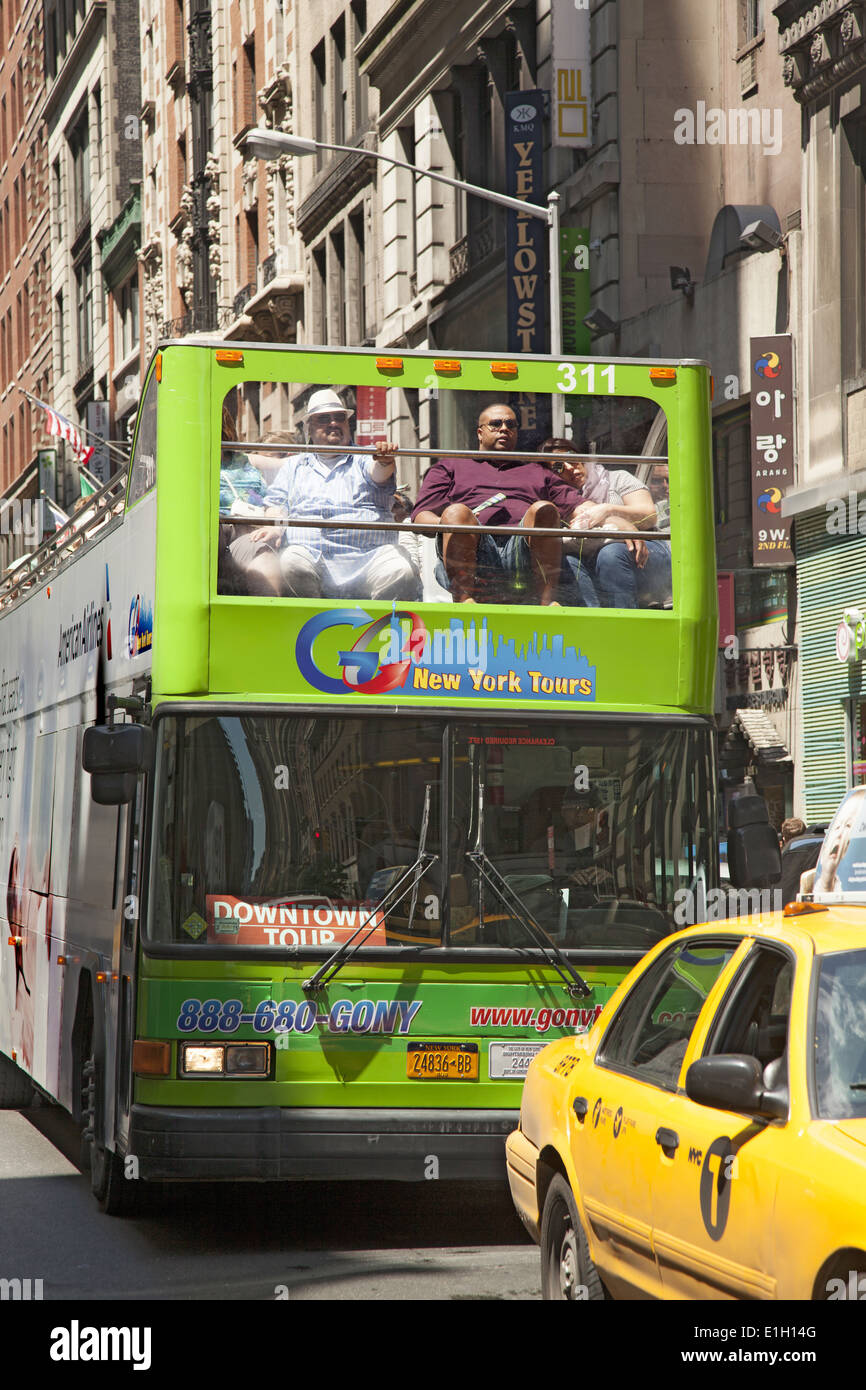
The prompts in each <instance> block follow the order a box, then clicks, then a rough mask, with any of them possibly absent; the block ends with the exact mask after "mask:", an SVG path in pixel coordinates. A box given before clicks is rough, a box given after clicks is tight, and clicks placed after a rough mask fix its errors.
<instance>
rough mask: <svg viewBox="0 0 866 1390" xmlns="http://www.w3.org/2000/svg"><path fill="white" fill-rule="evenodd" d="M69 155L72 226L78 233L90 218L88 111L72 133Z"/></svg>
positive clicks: (81, 116) (80, 117)
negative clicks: (70, 160) (84, 222)
mask: <svg viewBox="0 0 866 1390" xmlns="http://www.w3.org/2000/svg"><path fill="white" fill-rule="evenodd" d="M69 153H70V155H71V157H72V225H73V228H74V229H75V230H76V231H77V229H78V228H79V227H80V225H81V223H82V222H83V221H84V219H85V218H86V217H89V216H90V132H89V128H88V116H87V111H86V110H85V111H83V112H82V114H81V115H80V116H79V118H78V121H77V122H76V124H75V126H74V128H73V129H72V131H71V132H70V135H69Z"/></svg>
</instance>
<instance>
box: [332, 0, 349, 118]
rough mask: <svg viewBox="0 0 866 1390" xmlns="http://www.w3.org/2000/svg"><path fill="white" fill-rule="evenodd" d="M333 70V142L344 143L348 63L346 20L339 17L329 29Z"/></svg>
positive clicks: (346, 114)
mask: <svg viewBox="0 0 866 1390" xmlns="http://www.w3.org/2000/svg"><path fill="white" fill-rule="evenodd" d="M331 54H332V57H333V71H334V144H335V145H342V144H345V141H346V138H347V136H348V134H349V130H348V123H347V116H348V108H349V90H348V85H349V65H348V63H347V62H346V21H345V19H344V18H342V17H341V18H340V19H339V20H338V21H337V23H336V24H335V25H334V27H333V29H332V30H331Z"/></svg>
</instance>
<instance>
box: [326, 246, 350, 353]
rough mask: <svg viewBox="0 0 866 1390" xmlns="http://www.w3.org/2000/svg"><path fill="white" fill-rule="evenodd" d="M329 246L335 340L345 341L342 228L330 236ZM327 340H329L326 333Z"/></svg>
mask: <svg viewBox="0 0 866 1390" xmlns="http://www.w3.org/2000/svg"><path fill="white" fill-rule="evenodd" d="M331 246H332V248H333V254H334V284H333V286H332V293H333V299H332V303H333V307H334V320H335V326H336V330H337V332H336V341H337V342H338V343H341V344H343V343H345V342H346V340H347V334H346V238H345V236H344V234H343V232H342V230H340V231H337V232H334V233H333V235H332V237H331ZM328 341H329V342H330V341H331V337H330V334H328Z"/></svg>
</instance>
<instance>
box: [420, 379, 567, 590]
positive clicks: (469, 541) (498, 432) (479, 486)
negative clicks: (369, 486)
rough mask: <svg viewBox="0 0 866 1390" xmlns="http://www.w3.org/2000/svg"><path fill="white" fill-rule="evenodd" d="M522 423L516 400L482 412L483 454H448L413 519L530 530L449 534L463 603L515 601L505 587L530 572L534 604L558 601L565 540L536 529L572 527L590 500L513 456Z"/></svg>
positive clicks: (448, 549)
mask: <svg viewBox="0 0 866 1390" xmlns="http://www.w3.org/2000/svg"><path fill="white" fill-rule="evenodd" d="M517 428H518V427H517V417H516V415H515V414H514V411H513V410H512V408H511V406H510V405H489V406H487V407H486V409H485V410H482V412H481V414H480V415H479V417H478V443H479V447H480V450H481V453H482V455H483V457H479V458H474V459H468V458H453V459H448V458H443V459H440V460H439V462H438V463H434V464H433V467H432V468H431V469H430V470H429V471H428V473H427V474H426V476H425V478H424V482H423V483H422V485H421V490H420V492H419V493H418V500H417V502H416V504H415V510H414V511H413V513H412V520H413V521H415V522H417V523H418V524H419V525H423V524H424V523H425V522H426V523H428V524H429V523H435V522H438V521H439V520H440V519H441V520H442V521H444V522H448V521H452V522H454V523H455V524H456V525H461V526H523V527H525V528H526V532H527V534H526V536H516V535H515V536H490V535H480V534H479V535H477V536H473V535H472V534H471V532H468V531H445V532H443V533H442V560H443V563H444V568H445V573H446V576H447V579H448V587H449V588H450V590H451V593H452V595H453V598H454V602H455V603H475V602H476V598H477V597H478V596H480V595H482V594H484V595H485V596H490V597H493V596H494V594H496V596H497V597H500V596H501V597H505V598H506V599H508V598H512V599H513V598H514V597H515V595H513V594H511V593H507V592H506V593H503V589H504V586H503V584H502V580H503V578H511V579H512V587H513V586H514V581H516V583H517V585H519V584H520V582H521V581H522V579H523V576H525V581H526V583H527V584H528V586H529V594H528V597H529V601H530V602H533V601H534V602H536V603H541V604H551V603H556V602H557V599H556V593H557V589H558V588H559V584H560V574H561V570H562V541H561V539H560V538H559V537H558V536H533V534H532V532H533V529H534V528H536V527H559V526H562V525H567V524H568V522H569V521H570V520H571V518H572V516H573V515H574V513H575V511H576V510H577V508H578V507H579V506H580V504H581V502H582V501H583V500H584V499H583V497H582V496H581V494H580V493H579V492H577V491H576V489H575V488H573V487H569V486H568V484H567V483H563V482H562V481H561V480H560V479H559V478H557V476H556V475H555V474H554V473H551V471H550V469H548V468H545V467H544V466H543V465H542V464H540V463H530V462H524V461H522V460H520V459H516V458H513V457H511V455H510V452H509V451H510V450H513V449H514V446H515V444H516V443H517ZM497 580H498V581H499V582H498V585H497ZM497 588H498V593H496V590H497Z"/></svg>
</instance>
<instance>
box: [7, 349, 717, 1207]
mask: <svg viewBox="0 0 866 1390" xmlns="http://www.w3.org/2000/svg"><path fill="white" fill-rule="evenodd" d="M709 405H710V377H709V370H708V368H707V366H706V364H704V363H700V362H694V361H681V362H673V363H660V362H650V361H634V360H615V361H614V360H612V361H602V360H598V359H586V360H583V359H569V360H567V361H558V360H554V359H551V358H544V357H519V358H517V359H515V360H513V361H505V360H496V359H494V358H492V357H490V356H485V355H483V354H477V353H465V354H461V355H458V356H451V357H448V358H439V357H436V356H435V354H433V353H431V352H404V353H402V354H400V355H389V356H383V355H382V354H381V353H378V354H377V352H375V351H373V350H369V351H368V350H364V351H352V350H348V349H347V350H338V349H333V348H328V349H324V348H300V347H299V348H295V347H282V346H271V345H263V344H260V343H258V344H238V343H230V344H229V343H226V342H223V341H217V340H213V341H205V340H198V341H190V340H185V341H180V342H166V343H164V344H162V345H161V346H160V347H159V348H158V351H157V352H156V354H155V356H154V358H153V360H152V362H151V364H150V366H149V370H148V373H147V376H146V380H145V384H144V389H143V394H142V401H141V406H140V409H139V416H138V421H137V425H136V432H135V436H134V440H133V448H132V457H131V460H130V463H129V467H128V469H127V470H126V471H125V472H124V473H123V474H120V475H117V476H115V477H114V478H113V479H112V480H111V481H110V482H109V483H108V484H106V485H105V487H104V488H102V489H101V491H100V492H99V493H98V494H97V495H96V496H95V497H93V498H90V499H89V500H88V503H87V506H86V508H85V509H83V510H82V511H80V512H79V513H76V516H75V518H74V519H73V522H72V523H71V524H70V526H69V528H68V529H67V531H66V532H64V533H61V534H60V535H59V536H57V537H54V538H52V540H50V541H49V542H46V543H45V544H44V545H43V546H42V547H41V548H40V549H39V550H38V551H36V552H35V553H34V555H32V556H31V557H30V558H29V559H28V560H27V561H26V562H25V563H24V564H21V565H19V566H18V567H17V568H16V569H15V571H14V573H12V574H10V575H9V576H7V578H6V579H5V580H4V581H2V583H0V667H2V671H0V915H4V917H5V920H4V921H3V923H2V933H3V934H2V941H3V945H2V948H0V951H2V955H0V1100H2V1102H3V1103H6V1104H20V1103H22V1102H23V1101H24V1100H26V1097H27V1094H28V1092H29V1089H30V1087H31V1086H32V1085H34V1084H35V1085H36V1086H37V1087H38V1088H39V1090H40V1091H42V1092H43V1093H44V1094H46V1095H48V1096H50V1097H52V1098H53V1099H54V1100H56V1101H57V1102H59V1103H60V1104H61V1105H63V1106H65V1107H66V1108H67V1109H68V1110H69V1111H71V1112H72V1114H73V1116H75V1117H76V1119H78V1120H79V1121H80V1122H81V1123H82V1124H83V1125H84V1127H85V1134H86V1136H87V1139H88V1141H89V1145H90V1151H91V1153H90V1156H91V1173H92V1185H93V1190H94V1193H95V1195H96V1196H97V1198H98V1199H99V1201H100V1204H101V1205H102V1206H103V1208H104V1209H107V1210H110V1211H121V1210H124V1209H129V1208H130V1206H131V1204H132V1203H133V1202H134V1199H135V1195H136V1193H137V1191H138V1190H139V1189H140V1188H141V1186H142V1185H143V1184H148V1183H156V1182H164V1181H175V1180H191V1179H227V1180H245V1179H260V1180H262V1179H284V1178H296V1179H360V1178H369V1179H374V1178H375V1179H397V1180H402V1181H424V1180H429V1179H434V1178H439V1179H502V1178H504V1137H505V1135H506V1134H507V1133H508V1131H509V1130H510V1129H512V1128H513V1127H514V1125H515V1123H516V1118H517V1112H518V1107H519V1097H520V1091H521V1084H522V1080H523V1077H524V1075H525V1072H526V1068H527V1066H528V1064H529V1061H530V1060H531V1058H532V1056H533V1055H534V1054H535V1053H536V1052H537V1051H538V1050H539V1048H541V1047H542V1046H543V1045H544V1044H545V1043H546V1042H548V1041H550V1040H551V1039H552V1038H555V1037H559V1036H561V1035H563V1034H567V1033H576V1032H581V1031H583V1030H585V1029H586V1028H588V1027H589V1026H590V1025H591V1023H592V1021H593V1019H594V1018H595V1017H596V1016H597V1015H598V1013H599V1011H600V1009H601V1008H602V1006H603V1005H604V1003H605V1001H606V1000H607V999H608V998H609V997H610V995H611V994H612V992H613V991H614V989H615V988H616V987H617V985H618V984H619V982H620V981H621V980H622V978H623V976H624V975H625V973H627V971H628V970H629V969H630V968H631V966H632V965H633V964H634V963H635V962H636V961H637V960H638V959H639V958H640V956H641V955H642V954H643V953H644V952H645V951H646V950H647V949H648V948H649V947H650V946H651V945H652V944H653V943H654V942H656V941H657V940H658V939H659V938H660V937H662V936H664V935H665V934H666V933H668V932H670V931H671V930H673V929H674V925H675V924H674V918H673V907H674V902H675V895H676V894H677V893H681V892H682V890H683V889H685V890H688V891H693V892H694V891H698V890H699V885H703V888H704V890H706V889H707V888H709V887H712V886H714V885H715V884H716V883H717V881H718V854H717V825H716V790H715V774H714V748H713V730H712V698H713V682H714V669H715V654H716V630H717V599H716V586H715V564H714V535H713V518H712V501H711V499H712V483H711V473H710V414H709ZM328 431H330V432H331V433H330V434H329V433H328ZM382 440H386V441H388V442H387V443H386V444H380V443H379V441H382ZM397 485H399V491H398V492H395V488H396V487H397ZM461 499H462V500H461ZM524 506H525V507H526V512H525V515H524V513H523V508H524ZM413 511H414V512H416V513H417V514H418V515H419V516H420V520H418V521H417V522H412V521H411V519H410V518H411V514H412V512H413Z"/></svg>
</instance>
